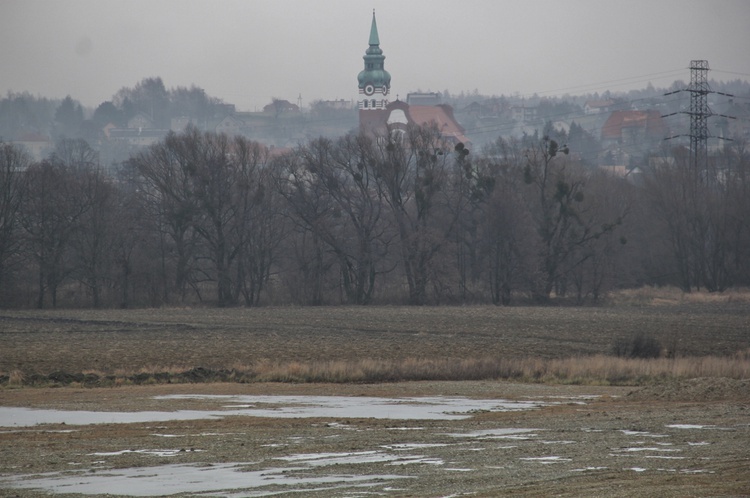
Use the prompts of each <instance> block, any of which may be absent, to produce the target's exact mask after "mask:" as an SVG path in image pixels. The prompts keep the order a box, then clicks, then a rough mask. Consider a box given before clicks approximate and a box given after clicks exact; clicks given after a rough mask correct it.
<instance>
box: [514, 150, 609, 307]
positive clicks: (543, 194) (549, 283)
mask: <svg viewBox="0 0 750 498" xmlns="http://www.w3.org/2000/svg"><path fill="white" fill-rule="evenodd" d="M559 153H563V154H565V155H567V153H568V148H567V146H563V147H560V146H559V145H558V144H557V142H556V141H554V140H552V139H550V138H549V137H544V138H543V139H542V140H540V141H539V142H538V143H536V144H533V145H532V147H530V148H529V149H527V156H526V165H525V166H524V170H523V175H524V181H525V182H526V184H528V185H529V186H530V187H532V189H533V195H531V196H530V197H529V201H530V209H531V212H532V215H533V217H534V222H535V226H536V228H537V232H538V235H539V239H540V248H539V255H540V258H541V261H542V274H543V276H544V278H543V283H542V285H541V287H540V288H538V289H536V290H534V291H533V293H534V295H535V298H536V299H538V300H541V301H547V300H549V298H550V295H551V294H552V292H553V291H557V293H558V294H559V295H564V294H565V292H566V288H567V283H568V282H567V277H568V275H569V273H570V272H571V271H572V270H573V269H575V268H576V267H578V266H579V265H581V264H582V263H584V262H585V261H586V260H587V259H588V258H590V257H591V251H590V250H583V249H584V248H587V249H588V246H589V245H590V243H591V242H592V241H593V240H596V239H598V238H599V237H601V236H602V235H603V234H606V233H609V232H611V231H612V230H613V229H614V228H615V227H616V226H617V225H619V224H621V223H622V218H621V217H618V218H616V219H615V220H611V221H602V220H600V219H599V218H598V217H597V216H596V212H595V209H594V208H593V206H591V205H590V204H589V203H585V202H584V199H585V198H586V197H585V196H584V188H585V185H586V175H585V174H584V173H583V171H582V170H580V169H579V168H576V167H575V165H573V164H571V163H569V162H568V161H565V160H564V159H563V158H561V157H558V154H559Z"/></svg>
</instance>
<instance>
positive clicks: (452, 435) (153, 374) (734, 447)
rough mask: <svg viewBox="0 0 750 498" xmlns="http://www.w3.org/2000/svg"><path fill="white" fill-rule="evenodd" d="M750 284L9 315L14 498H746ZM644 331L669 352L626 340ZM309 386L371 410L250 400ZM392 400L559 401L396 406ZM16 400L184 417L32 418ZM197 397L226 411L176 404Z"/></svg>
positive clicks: (1, 397)
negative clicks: (437, 413)
mask: <svg viewBox="0 0 750 498" xmlns="http://www.w3.org/2000/svg"><path fill="white" fill-rule="evenodd" d="M747 296H748V294H747V293H737V294H725V295H722V296H714V295H700V294H695V295H684V294H682V293H679V292H677V291H674V290H669V291H667V292H665V291H663V290H662V291H660V292H658V293H655V292H653V291H652V290H648V289H646V290H641V291H639V292H624V293H620V294H619V295H616V296H614V297H613V298H612V300H611V301H610V302H609V303H608V304H607V305H606V306H602V307H595V308H594V307H586V308H569V307H511V308H500V307H485V306H481V307H434V308H431V307H420V308H412V307H324V308H296V307H288V308H286V307H285V308H257V309H245V308H241V309H240V308H237V309H223V310H218V309H199V308H195V309H158V310H125V311H123V310H49V311H10V310H0V419H2V417H3V416H4V417H6V418H5V420H6V422H5V425H6V427H2V428H0V496H11V497H19V498H31V497H35V498H36V497H42V496H49V495H50V494H54V495H55V496H67V497H83V496H85V497H91V496H167V495H169V496H191V497H198V496H200V497H207V496H212V497H214V496H226V497H232V498H238V497H246V496H247V497H249V496H269V495H274V496H290V497H291V496H311V497H324V496H326V497H327V496H363V495H367V496H388V497H406V496H410V497H417V496H418V497H444V496H445V497H447V496H451V497H453V496H456V497H457V496H472V497H494V496H529V497H531V496H571V497H572V496H597V497H598V496H609V497H620V496H633V497H635V496H638V497H641V496H654V497H656V496H658V497H660V498H664V497H684V496H750V449H748V445H747V441H748V440H750V380H749V379H750V299H748V298H747ZM637 338H641V339H643V338H646V339H648V340H649V341H651V342H650V344H652V345H654V344H656V345H658V347H659V351H658V353H659V357H657V358H629V357H616V356H613V355H612V353H613V351H614V350H615V349H616V346H617V345H618V344H620V345H622V344H632V343H633V341H635V340H636V339H637ZM206 395H209V396H207V397H206ZM282 395H283V396H298V397H299V398H289V399H294V400H296V401H278V400H276V399H277V398H274V397H278V396H282ZM253 396H260V397H259V398H257V400H262V401H257V400H256V401H253V400H255V399H256V398H253ZM269 396H270V397H269ZM310 396H317V397H321V398H319V399H321V400H324V401H321V402H322V403H326V402H328V401H325V400H331V399H332V400H337V401H336V402H339V401H341V400H344V399H347V400H350V401H349V402H353V403H354V405H355V406H356V405H359V404H361V405H362V406H365V405H366V404H367V403H375V405H373V406H374V408H373V411H372V413H371V414H370V415H368V414H367V412H366V411H365V416H362V415H361V411H360V412H359V413H360V415H347V414H338V415H324V414H317V415H310V416H308V417H302V418H288V419H287V418H278V417H275V416H260V417H254V416H237V415H234V416H233V415H232V413H233V412H232V410H233V409H234V408H232V407H237V409H239V410H242V409H244V408H242V407H248V406H250V407H256V408H258V407H260V408H263V407H270V406H277V405H274V404H273V403H281V404H280V405H278V407H277V408H274V409H276V410H284V409H289V410H295V409H299V407H300V406H301V405H300V404H302V405H304V404H305V403H307V401H305V400H306V399H307V397H310ZM278 399H279V400H281V399H282V398H278ZM283 399H287V398H283ZM382 399H393V400H395V403H396V405H394V406H399V405H403V406H406V405H409V404H410V403H412V404H415V406H425V405H429V404H431V403H435V402H440V400H445V399H453V400H454V401H456V402H458V403H459V404H460V403H462V401H461V400H464V401H463V402H465V403H466V404H467V406H468V405H470V404H471V402H472V400H474V401H476V402H480V401H481V402H489V403H490V404H491V403H493V402H497V403H501V402H504V401H503V400H509V401H515V402H520V403H529V402H539V403H542V406H540V407H538V408H535V409H528V410H522V411H502V410H500V411H497V410H495V409H489V410H485V409H479V410H473V411H470V412H468V413H465V415H466V417H464V418H461V419H455V420H454V419H440V420H426V419H421V418H420V417H415V418H408V419H404V420H392V419H388V418H387V417H386V418H383V419H381V418H379V417H378V416H376V413H377V410H378V408H377V403H378V400H382ZM248 400H249V401H248ZM275 400H276V401H275ZM352 400H353V401H352ZM357 400H361V403H358V402H357ZM248 403H249V404H248ZM284 403H286V404H287V405H288V406H284ZM19 408H23V409H26V408H31V409H34V410H36V411H33V412H29V413H46V412H45V410H48V411H49V410H62V412H61V413H67V414H68V415H67V416H69V417H70V416H72V417H75V416H76V414H77V413H94V414H96V413H99V414H104V415H103V416H104V417H105V420H106V417H116V416H120V415H117V414H118V413H126V414H127V413H141V412H143V413H146V414H148V413H157V414H158V413H167V419H168V420H162V421H159V422H155V421H143V422H130V423H113V422H109V423H93V424H92V423H88V424H82V425H76V422H75V418H73V419H72V420H73V422H69V423H68V424H63V423H61V422H48V423H45V424H43V425H24V421H23V416H21V418H20V419H19V418H15V419H14V418H12V416H11V418H8V417H9V415H7V414H8V413H11V412H8V411H3V410H11V411H12V410H15V409H19ZM186 410H187V411H194V412H195V411H198V412H200V411H206V410H214V411H218V413H219V414H220V416H218V417H217V416H213V417H210V416H205V417H203V418H198V419H194V420H193V419H191V420H180V419H178V418H175V419H174V420H171V419H169V417H170V415H169V414H170V413H175V414H177V413H181V412H180V411H186ZM464 411H465V410H461V409H459V410H458V412H459V413H463V412H464ZM278 413H281V412H278ZM3 414H5V415H3ZM9 425H10V426H9ZM13 425H16V427H13Z"/></svg>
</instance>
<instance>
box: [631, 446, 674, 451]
mask: <svg viewBox="0 0 750 498" xmlns="http://www.w3.org/2000/svg"><path fill="white" fill-rule="evenodd" d="M619 451H628V452H630V451H681V450H679V449H676V448H657V447H655V446H639V447H637V448H620V450H619Z"/></svg>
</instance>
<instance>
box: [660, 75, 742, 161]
mask: <svg viewBox="0 0 750 498" xmlns="http://www.w3.org/2000/svg"><path fill="white" fill-rule="evenodd" d="M708 71H709V68H708V61H705V60H693V61H690V86H688V87H687V88H684V89H680V90H675V91H673V92H668V93H665V94H664V96H667V95H672V94H675V93H679V92H690V110H689V111H679V112H673V113H671V114H666V115H664V116H662V117H663V118H666V117H667V116H673V115H675V114H688V115H689V116H690V134H689V135H687V136H689V137H690V152H691V157H692V164H691V165H692V167H693V168H695V171H705V170H706V167H707V160H708V139H709V138H711V136H710V135H709V134H708V118H709V117H711V116H722V117H725V118H730V119H734V117H733V116H725V115H724V114H715V113H713V112H711V108H710V107H709V106H708V94H709V93H716V94H718V95H726V96H727V97H733V96H734V95H730V94H728V93H723V92H714V91H712V90H711V87H710V86H709V85H708ZM684 136H686V135H684V134H682V135H673V136H671V137H667V138H666V139H665V140H670V139H672V138H677V137H684ZM714 138H716V137H714ZM718 138H724V137H718ZM725 140H729V139H725Z"/></svg>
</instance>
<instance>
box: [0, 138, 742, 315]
mask: <svg viewBox="0 0 750 498" xmlns="http://www.w3.org/2000/svg"><path fill="white" fill-rule="evenodd" d="M548 131H549V133H548V134H546V135H543V136H539V135H530V136H524V137H523V138H521V139H504V138H499V139H497V140H496V141H495V142H493V143H491V144H490V145H489V146H487V147H484V148H483V149H482V150H469V149H468V148H467V147H466V146H465V145H464V144H460V143H459V144H449V143H447V142H445V141H444V140H443V139H441V136H440V133H439V130H437V129H436V128H434V127H430V126H423V127H410V128H408V129H406V130H405V131H404V132H401V133H396V132H394V133H391V134H387V135H385V136H382V137H377V138H371V137H367V136H364V135H357V134H353V133H352V134H348V135H346V136H343V137H340V138H335V139H329V138H319V139H314V140H309V141H307V142H306V143H303V144H300V145H299V146H297V147H295V148H294V149H293V150H290V151H278V150H276V151H274V150H272V149H269V148H268V147H266V146H265V145H262V144H260V143H258V142H255V141H252V140H250V139H248V138H244V137H239V136H238V137H229V136H226V135H224V134H217V133H213V132H203V131H200V130H199V129H197V128H195V127H188V128H187V129H186V130H185V131H184V132H181V133H170V134H169V135H167V136H166V138H165V139H163V140H161V141H160V142H158V143H156V144H155V145H153V146H151V147H149V148H148V149H144V150H142V151H141V152H138V153H135V154H133V155H132V156H131V157H130V159H128V160H127V161H125V162H123V163H122V164H121V165H120V167H119V170H118V172H117V174H116V175H113V174H111V172H110V170H109V169H108V168H103V167H102V164H101V163H100V159H99V157H98V154H97V153H96V152H95V151H94V150H93V149H92V148H91V147H90V146H89V145H88V143H87V142H86V141H85V140H83V139H78V138H76V139H62V140H59V141H58V143H57V145H56V147H55V150H54V152H53V153H52V154H51V155H50V156H49V157H48V158H47V159H45V160H43V161H40V162H33V161H32V160H31V159H30V158H29V156H27V155H26V154H25V153H24V152H23V151H22V149H20V148H18V147H16V146H14V145H11V144H8V143H2V144H0V302H2V305H3V306H5V307H39V308H44V307H63V306H65V307H68V306H85V307H137V306H163V305H194V304H198V303H205V304H209V305H218V306H233V305H246V306H255V305H270V304H299V305H322V304H339V303H347V304H368V303H375V304H382V303H389V304H415V305H420V304H452V303H495V304H514V303H532V302H534V303H539V302H550V301H565V302H573V303H587V302H597V301H599V300H601V299H602V298H603V297H604V296H605V295H606V293H607V292H608V291H610V290H612V289H616V288H623V287H631V286H641V285H676V286H679V287H681V288H682V289H684V290H685V291H690V290H695V289H707V290H709V291H721V290H724V289H726V288H728V287H730V286H737V285H748V284H750V243H749V241H750V216H749V214H750V149H748V148H747V146H746V144H744V143H742V142H741V141H735V142H732V143H730V144H729V145H727V146H726V147H724V148H723V149H721V150H720V151H718V152H716V153H712V154H711V155H710V156H709V158H708V163H707V164H703V165H701V166H700V167H697V165H696V164H695V163H694V161H693V160H692V156H691V154H690V153H689V151H688V150H687V149H685V148H684V147H679V146H678V147H676V148H672V149H665V150H662V151H659V152H658V154H654V158H653V160H652V161H649V162H647V163H644V164H643V166H642V174H641V175H640V176H638V177H635V178H633V177H629V178H628V179H625V178H621V177H619V176H615V175H612V174H610V173H607V172H604V171H602V170H599V169H596V168H590V167H587V166H586V165H585V164H584V163H583V162H582V160H581V159H580V157H579V156H577V155H576V154H575V150H572V149H571V148H570V147H571V146H570V145H566V144H569V143H573V142H572V141H569V140H568V139H569V138H570V137H568V136H567V134H566V133H565V132H562V131H554V130H548Z"/></svg>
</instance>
